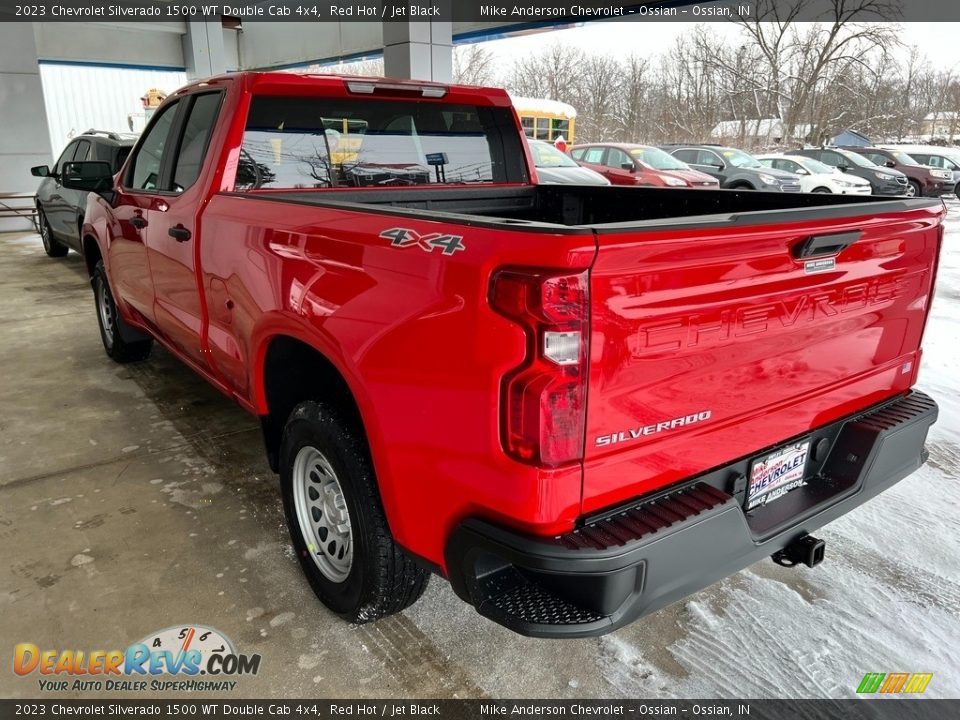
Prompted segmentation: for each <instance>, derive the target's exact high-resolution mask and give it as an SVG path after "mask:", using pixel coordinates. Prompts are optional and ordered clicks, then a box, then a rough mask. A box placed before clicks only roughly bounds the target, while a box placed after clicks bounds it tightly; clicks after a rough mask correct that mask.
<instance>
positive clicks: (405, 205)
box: [228, 185, 942, 232]
mask: <svg viewBox="0 0 960 720" xmlns="http://www.w3.org/2000/svg"><path fill="white" fill-rule="evenodd" d="M228 194H232V195H239V196H241V197H246V198H257V199H260V200H268V201H272V202H288V203H296V204H300V205H313V206H317V207H325V208H340V209H344V210H350V209H356V210H358V211H361V212H370V211H371V210H375V209H377V208H382V209H383V210H384V211H388V212H390V213H392V214H400V215H407V216H409V217H413V218H422V219H425V220H437V219H439V218H438V217H437V215H438V214H441V215H442V216H443V217H442V219H444V220H448V221H450V222H456V223H460V224H465V225H473V226H477V225H479V226H485V227H497V228H503V229H506V228H509V229H511V230H523V229H524V228H527V229H529V230H531V231H536V232H543V231H551V232H590V231H592V230H593V229H596V230H598V231H605V230H609V231H618V232H619V231H623V230H627V229H629V228H630V227H637V228H641V227H643V228H655V227H664V226H681V225H682V226H683V227H685V228H690V227H694V226H696V225H716V224H734V225H736V224H747V223H748V224H757V223H764V222H780V223H783V222H803V221H805V220H811V219H830V218H843V217H854V216H857V215H864V214H877V213H888V212H899V211H903V210H908V209H915V208H920V207H939V206H942V201H940V200H937V199H931V198H916V199H907V198H904V199H895V200H891V199H889V198H881V197H874V196H866V197H864V196H853V195H825V194H792V193H764V192H756V191H753V190H696V191H691V190H689V189H673V188H648V187H635V188H623V187H615V186H614V187H590V186H572V185H563V186H561V185H537V186H525V187H516V188H510V187H469V188H466V187H465V188H463V189H459V188H442V189H430V188H422V189H421V188H414V189H410V190H396V189H390V190H371V189H362V190H356V189H344V190H338V189H323V190H296V191H289V190H283V191H264V190H261V191H257V192H254V193H248V192H247V193H228ZM746 213H749V215H746V216H745V214H746Z"/></svg>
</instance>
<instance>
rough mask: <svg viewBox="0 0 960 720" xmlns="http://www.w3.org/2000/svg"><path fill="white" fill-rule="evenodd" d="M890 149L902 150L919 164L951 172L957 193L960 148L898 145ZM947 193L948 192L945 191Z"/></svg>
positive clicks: (959, 176) (959, 171)
mask: <svg viewBox="0 0 960 720" xmlns="http://www.w3.org/2000/svg"><path fill="white" fill-rule="evenodd" d="M887 147H889V149H891V150H902V151H903V152H905V153H906V154H907V155H909V156H910V157H912V158H913V159H914V160H916V161H917V162H918V163H922V164H924V165H929V166H930V167H933V168H938V169H940V170H949V171H950V173H951V176H952V179H951V182H953V185H954V189H953V192H956V186H957V183H960V148H956V147H941V146H939V145H897V146H895V147H890V146H887ZM944 192H946V190H945V191H944Z"/></svg>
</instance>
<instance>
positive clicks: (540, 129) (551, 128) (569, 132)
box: [510, 96, 577, 145]
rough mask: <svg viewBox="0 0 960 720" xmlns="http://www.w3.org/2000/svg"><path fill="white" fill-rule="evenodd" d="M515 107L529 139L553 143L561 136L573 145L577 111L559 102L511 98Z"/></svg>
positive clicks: (568, 143)
mask: <svg viewBox="0 0 960 720" xmlns="http://www.w3.org/2000/svg"><path fill="white" fill-rule="evenodd" d="M510 99H511V100H512V101H513V107H514V108H515V109H516V111H517V115H519V116H520V123H521V124H522V125H523V131H524V132H525V133H526V134H527V137H531V138H534V139H536V140H546V141H547V142H553V141H554V140H556V139H557V138H558V137H560V136H561V135H562V136H563V139H564V140H566V141H567V145H573V142H574V139H573V134H574V132H575V128H574V126H575V125H576V120H577V111H576V110H575V109H574V107H573V106H572V105H568V104H567V103H565V102H560V101H559V100H544V99H542V98H525V97H515V96H511V97H510Z"/></svg>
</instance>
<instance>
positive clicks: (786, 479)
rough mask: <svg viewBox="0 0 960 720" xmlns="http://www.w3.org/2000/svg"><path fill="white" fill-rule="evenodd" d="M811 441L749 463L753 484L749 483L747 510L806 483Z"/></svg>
mask: <svg viewBox="0 0 960 720" xmlns="http://www.w3.org/2000/svg"><path fill="white" fill-rule="evenodd" d="M809 455H810V441H809V440H803V441H801V442H798V443H795V444H793V445H787V446H785V447H782V448H778V449H776V450H774V451H773V452H772V453H769V454H768V455H766V456H764V457H762V458H760V459H759V460H754V461H753V463H752V464H751V465H750V484H749V485H748V486H747V510H754V509H756V508H758V507H760V506H762V505H768V504H770V503H772V502H773V501H774V500H777V499H779V498H782V497H783V496H784V495H786V494H787V493H788V492H790V491H791V490H796V489H797V488H798V487H803V486H804V485H806V484H807V483H806V481H805V480H804V474H805V470H806V467H807V457H808V456H809Z"/></svg>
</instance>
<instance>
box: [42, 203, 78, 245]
mask: <svg viewBox="0 0 960 720" xmlns="http://www.w3.org/2000/svg"><path fill="white" fill-rule="evenodd" d="M37 215H38V216H39V217H38V218H37V224H38V225H40V239H41V240H42V241H43V251H44V252H45V253H47V255H49V256H50V257H63V256H64V255H66V254H67V253H68V252H70V248H68V247H67V246H66V245H64V244H63V243H61V242H60V241H59V240H57V239H56V238H55V237H53V232H52V231H51V230H50V223H49V222H47V214H46V213H45V212H43V210H42V209H41V208H39V207H38V208H37Z"/></svg>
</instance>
